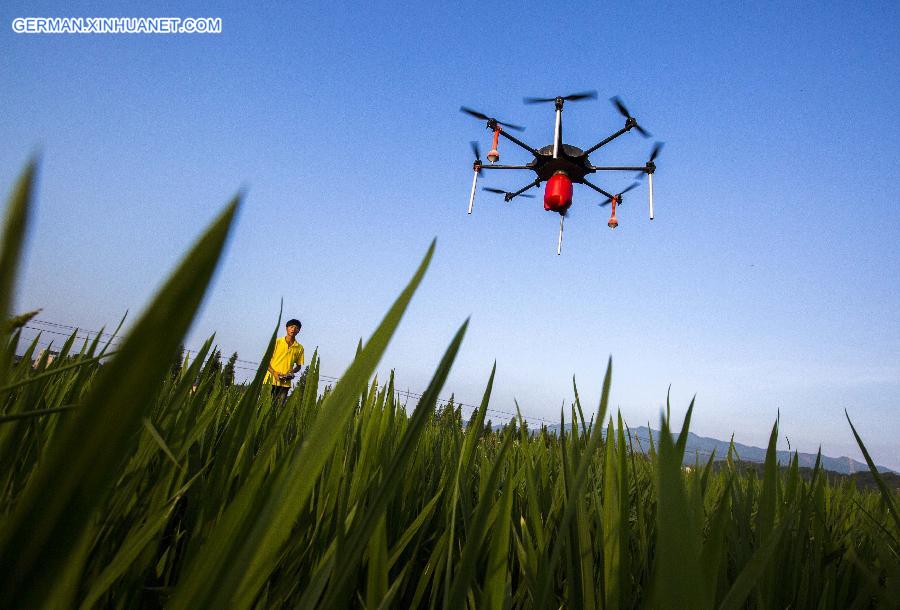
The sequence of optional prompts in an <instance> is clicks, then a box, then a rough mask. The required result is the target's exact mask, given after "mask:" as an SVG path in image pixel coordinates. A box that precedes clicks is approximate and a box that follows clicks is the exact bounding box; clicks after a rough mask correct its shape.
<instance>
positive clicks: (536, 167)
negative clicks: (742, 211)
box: [460, 91, 663, 254]
mask: <svg viewBox="0 0 900 610" xmlns="http://www.w3.org/2000/svg"><path fill="white" fill-rule="evenodd" d="M596 98H597V92H596V91H585V92H583V93H574V94H572V95H565V96H559V97H550V98H525V103H526V104H538V103H544V102H548V103H549V102H552V103H553V104H555V106H556V127H555V130H554V138H553V144H549V145H547V146H544V147H543V148H541V149H534V148H532V147H531V146H529V145H527V144H525V143H524V142H522V141H520V140H518V139H517V138H515V137H513V136H511V135H509V133H507V131H508V130H515V131H524V129H525V128H524V127H519V126H518V125H512V124H510V123H502V122H500V121H498V120H497V119H496V118H493V117H489V116H488V115H486V114H483V113H481V112H477V111H475V110H472V109H471V108H466V107H465V106H462V107H460V110H461V111H462V112H465V113H466V114H469V115H471V116H473V117H475V118H477V119H481V120H484V121H487V128H488V129H490V130H491V131H492V132H493V141H492V142H491V144H492V146H491V150H490V152H489V153H488V160H489V161H490V165H484V164H483V163H482V162H481V152H480V151H479V148H478V143H477V142H472V152H474V153H475V163H474V164H473V166H472V169H473V170H474V172H475V175H474V177H473V178H472V192H471V194H470V195H469V214H471V213H472V206H473V205H474V204H475V189H476V188H477V184H478V176H479V175H480V174H481V170H483V169H530V170H531V171H533V172H534V173H535V174H536V175H537V177H536V178H535V179H534V181H533V182H530V183H528V184H527V185H525V186H524V187H522V188H520V189H519V190H518V191H514V192H508V191H504V190H501V189H497V188H489V187H485V189H484V190H486V191H490V192H492V193H499V194H501V195H503V198H504V200H505V201H507V202H508V201H511V200H512V199H513V198H515V197H534V195H531V194H529V193H526V192H525V191H527V190H529V189H531V188H534V187H536V186H540V184H541V183H542V182H546V183H547V185H546V187H545V189H544V209H545V210H547V211H548V212H556V213H557V214H559V240H558V241H557V244H556V253H557V254H560V252H561V251H562V232H563V219H564V218H565V217H566V215H567V214H568V211H569V208H570V207H571V206H572V185H573V184H583V185H585V186H587V187H588V188H591V189H593V190H595V191H597V192H598V193H600V194H601V195H603V196H604V197H606V200H605V201H603V202H601V203H600V204H599V205H601V206H606V205H610V204H612V214H611V215H610V218H609V221H608V222H607V225H608V226H609V227H610V228H611V229H613V228H615V227H617V226H618V225H619V219H618V218H617V216H616V212H617V209H616V208H617V207H618V206H620V205H622V202H623V199H622V195H624V194H625V193H627V192H628V191H630V190H631V189H633V188H634V187H636V186H637V185H638V183H637V182H634V183H632V184H631V185H630V186H628V187H627V188H625V189H623V190H622V191H619V193H617V194H615V195H614V194H612V193H609V192H607V191H605V190H603V189H602V188H600V187H599V186H596V185H594V184H591V183H590V182H588V181H587V180H586V179H585V176H587V175H588V174H592V173H594V172H599V171H637V172H640V173H639V175H638V179H641V178H643V177H644V176H645V175H646V176H649V187H650V188H649V197H650V220H653V172H654V171H656V164H655V163H654V161H655V160H656V156H657V155H658V154H659V151H660V150H661V149H662V146H663V144H662V142H657V143H656V145H655V146H654V147H653V150H652V151H651V152H650V159H649V160H648V161H647V163H646V164H644V165H642V166H635V167H629V166H615V167H614V166H598V165H593V164H592V163H591V161H590V159H588V155H590V154H591V153H592V152H594V151H595V150H597V149H599V148H600V147H602V146H605V145H606V144H609V143H610V142H612V141H613V140H615V139H616V138H618V137H619V136H621V135H622V134H624V133H626V132H628V131H630V130H632V129H634V130H635V131H637V132H638V133H640V134H641V135H642V136H644V137H645V138H649V137H650V134H649V133H647V132H646V131H645V130H644V129H643V128H642V127H641V126H640V125H638V124H637V121H636V120H635V119H634V117H632V116H631V114H630V113H629V112H628V109H627V108H625V104H623V103H622V100H620V99H619V98H618V97H613V98H610V101H611V102H612V103H613V105H614V106H615V107H616V109H618V111H619V112H620V113H621V114H622V116H624V117H625V126H624V127H622V129H620V130H619V131H617V132H615V133H614V134H612V135H611V136H609V137H607V138H605V139H603V140H601V141H600V142H598V143H597V144H595V145H593V146H591V147H590V148H588V149H587V150H581V149H580V148H576V147H574V146H570V145H569V144H564V143H563V141H562V110H563V105H564V104H565V103H566V102H567V101H577V100H583V99H596ZM500 136H503V137H504V138H506V139H507V140H509V141H510V142H512V143H513V144H515V145H516V146H519V147H520V148H523V149H525V150H527V151H528V152H530V153H531V154H532V155H534V159H532V160H531V161H530V162H529V163H527V164H526V165H497V164H496V163H497V161H499V160H500V151H499V147H498V144H499V141H500Z"/></svg>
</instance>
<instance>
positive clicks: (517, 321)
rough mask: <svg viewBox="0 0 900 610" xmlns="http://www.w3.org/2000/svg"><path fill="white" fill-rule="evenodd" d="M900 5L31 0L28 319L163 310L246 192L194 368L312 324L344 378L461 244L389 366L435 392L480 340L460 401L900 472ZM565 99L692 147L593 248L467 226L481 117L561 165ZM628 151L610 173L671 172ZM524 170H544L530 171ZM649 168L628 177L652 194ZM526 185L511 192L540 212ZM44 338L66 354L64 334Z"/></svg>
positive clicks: (4, 173)
mask: <svg viewBox="0 0 900 610" xmlns="http://www.w3.org/2000/svg"><path fill="white" fill-rule="evenodd" d="M28 16H179V17H192V16H210V17H221V18H222V20H223V29H224V32H223V33H222V34H221V35H206V36H202V35H179V36H152V35H130V36H129V35H93V36H88V35H82V36H77V35H59V36H50V35H17V34H14V33H13V32H12V29H11V27H10V24H11V21H12V19H13V18H14V17H28ZM898 24H900V7H898V5H897V4H896V3H889V2H885V3H878V2H870V3H865V4H862V5H861V4H858V3H838V2H831V3H822V4H819V5H810V4H802V5H801V4H800V3H780V5H776V4H765V5H764V4H762V3H760V4H758V5H751V6H742V7H740V8H737V5H733V4H729V3H722V4H719V5H713V4H710V3H693V2H677V3H670V4H665V3H659V2H652V3H515V4H510V5H501V4H499V3H452V4H451V3H447V4H446V5H437V4H435V3H410V4H406V5H404V4H399V3H393V4H390V5H389V4H387V3H379V4H350V3H346V4H344V3H333V2H330V3H306V4H303V5H300V6H297V7H294V8H292V9H286V8H280V7H278V8H276V7H272V6H254V7H252V8H235V7H230V6H225V5H216V4H215V3H203V4H200V3H177V4H175V3H172V4H167V3H153V2H150V3H143V4H142V5H141V6H140V8H133V6H132V5H130V4H124V3H123V4H121V5H116V4H115V3H85V4H82V5H73V4H72V3H65V4H64V3H58V4H56V3H41V2H28V3H24V2H6V3H4V4H3V5H2V7H0V26H2V27H0V49H2V53H0V108H2V109H3V110H2V113H3V120H2V121H0V137H2V140H3V141H4V142H5V145H4V146H3V147H2V148H0V184H2V185H4V186H3V188H4V190H5V191H6V192H8V191H9V189H10V187H11V184H12V182H13V180H14V179H15V176H16V175H17V174H18V172H19V171H20V170H21V168H22V166H23V165H24V163H25V161H26V159H27V158H28V157H29V156H30V155H31V154H32V153H33V152H34V151H36V150H39V151H41V157H42V163H41V175H40V182H39V191H38V192H39V194H38V200H37V201H38V207H37V210H36V214H35V217H34V220H35V222H34V226H33V228H32V231H31V234H30V239H29V242H28V254H27V259H26V267H25V272H24V277H23V282H22V285H21V286H20V291H19V296H18V301H17V304H18V308H19V310H27V309H33V308H36V307H43V308H44V311H43V313H42V314H41V318H42V319H44V320H48V321H53V322H57V323H62V324H67V325H73V326H80V327H82V328H87V329H98V328H100V327H101V326H104V325H105V326H107V327H109V326H114V325H115V323H116V322H117V321H118V319H119V317H120V316H121V315H122V314H123V313H124V312H125V310H130V311H131V312H133V314H136V313H137V312H139V311H140V310H141V309H142V307H143V306H144V305H145V304H146V303H147V302H148V300H149V298H150V297H151V296H152V294H153V292H154V290H155V289H156V288H157V287H158V286H159V284H160V283H161V282H162V281H163V279H164V278H165V276H166V275H167V273H168V272H169V271H170V270H171V269H172V267H173V266H174V265H175V264H176V262H177V261H178V259H179V257H180V256H181V254H182V253H183V252H184V251H185V249H186V248H187V247H188V246H189V244H190V243H191V242H192V241H193V239H194V238H195V237H196V236H197V235H198V234H199V233H200V232H201V231H202V229H203V228H204V227H205V225H206V224H207V223H208V222H209V221H210V220H211V219H212V218H213V217H214V216H215V215H216V213H217V212H218V210H220V209H221V207H222V206H223V205H224V204H225V203H226V201H227V200H228V199H229V198H230V197H231V196H232V195H233V194H234V193H235V192H237V191H238V190H239V189H240V188H245V189H246V193H247V197H246V200H245V202H244V205H243V207H242V209H241V211H240V216H239V219H238V222H237V225H236V228H235V232H234V235H233V238H232V240H231V242H230V244H229V246H228V250H227V252H226V255H225V257H224V258H223V260H222V264H221V267H220V271H219V273H218V275H217V278H216V280H215V283H214V285H213V286H212V289H211V290H210V292H209V294H208V298H207V300H206V302H205V305H204V308H203V310H202V312H201V315H200V316H199V317H198V319H197V321H196V323H195V325H194V328H193V329H192V331H191V335H190V336H189V337H188V338H187V340H186V343H187V345H188V346H189V347H197V346H199V345H200V344H201V343H202V340H203V338H205V337H206V336H208V335H209V334H211V333H212V332H216V333H217V342H218V344H219V345H220V347H221V349H222V351H223V352H225V353H226V354H229V353H231V352H232V351H235V350H236V351H238V352H239V354H240V356H241V358H242V359H246V360H256V359H258V358H259V356H260V354H261V352H262V351H263V349H264V348H265V341H266V339H267V337H268V335H269V333H270V332H271V329H272V327H273V325H274V323H275V320H276V317H277V314H278V307H279V302H280V301H281V299H282V298H283V299H284V303H285V314H286V315H287V316H296V317H298V318H300V319H301V320H303V322H304V328H303V332H302V333H301V341H302V342H303V343H304V344H305V345H306V346H307V349H308V350H309V351H310V352H311V351H312V349H313V348H315V347H316V346H318V347H319V351H320V354H321V355H322V358H323V365H322V369H323V372H325V373H326V374H329V375H332V376H337V375H340V374H341V372H342V371H343V370H344V368H345V367H346V366H347V364H348V363H349V361H350V359H351V358H352V356H353V353H354V351H355V347H356V342H357V340H358V339H359V338H360V337H365V336H368V334H369V333H370V332H371V331H372V329H374V327H375V325H376V324H377V322H378V321H379V320H380V318H381V316H382V315H383V313H384V312H385V311H386V309H387V307H388V306H389V304H390V303H391V301H392V300H393V298H394V297H395V296H396V294H397V293H398V292H399V290H400V288H401V287H402V286H403V285H404V283H405V282H406V281H407V279H408V278H409V276H410V274H411V273H412V271H413V270H414V268H415V267H416V265H417V264H418V262H419V260H420V258H421V256H422V255H423V254H424V252H425V250H426V249H427V246H428V244H429V243H430V241H431V240H432V238H434V237H437V240H438V250H437V254H436V257H435V260H434V262H433V264H432V266H431V269H430V271H429V274H428V275H427V277H426V279H425V282H424V284H423V286H422V287H421V289H420V291H419V293H418V294H417V295H416V298H415V299H414V301H413V303H412V305H411V308H410V310H409V312H408V314H407V316H406V318H405V319H404V322H403V324H402V325H401V328H400V330H399V332H398V334H397V336H396V337H395V339H394V341H393V343H392V345H391V348H390V349H389V352H388V353H387V355H386V356H385V358H384V360H383V361H382V368H381V371H382V376H384V374H385V373H386V372H387V371H388V370H390V369H391V368H394V369H396V375H397V379H398V384H399V385H400V386H402V387H409V388H410V389H412V390H413V391H421V389H423V388H424V387H425V385H426V384H427V381H428V379H429V377H430V375H431V373H432V372H433V369H434V367H435V366H436V364H437V362H438V360H439V358H440V356H441V354H442V352H443V349H444V348H445V347H446V345H447V343H448V342H449V340H450V338H451V337H452V335H453V332H454V331H455V330H456V328H457V326H458V325H459V324H461V323H462V322H463V321H464V320H465V319H466V317H468V316H471V325H470V329H469V333H468V335H467V337H466V340H465V343H464V345H463V349H462V352H461V353H460V356H459V359H458V361H457V363H456V365H455V367H454V372H453V374H452V376H451V378H450V380H449V383H448V390H447V393H448V394H449V392H451V391H452V392H455V393H456V396H457V397H458V398H459V399H460V400H462V401H463V402H466V403H477V401H478V400H479V398H480V395H481V392H482V390H483V387H484V384H485V381H486V379H487V376H488V374H489V372H490V367H491V364H492V362H493V361H494V360H495V359H496V361H497V366H498V372H497V383H496V385H495V393H494V398H493V401H492V406H493V407H494V408H496V409H499V410H511V409H513V408H514V405H513V400H514V399H516V400H518V402H519V405H520V407H521V408H522V410H523V412H525V413H526V414H529V415H532V416H536V417H543V418H548V419H556V418H558V413H559V408H560V406H561V404H562V403H563V401H566V402H567V403H568V401H569V400H571V398H572V390H571V379H572V376H573V374H574V375H575V376H576V378H577V380H578V383H579V389H580V393H581V396H582V398H583V399H585V400H586V401H587V402H589V403H590V404H594V403H595V401H596V398H597V396H598V395H599V389H600V382H601V380H602V375H603V372H604V370H605V364H606V360H607V358H608V357H609V356H610V355H612V357H613V362H614V376H613V391H612V399H613V404H614V405H615V406H617V407H619V408H621V410H622V412H623V415H624V417H625V418H626V420H627V421H628V422H629V423H630V424H632V425H634V426H637V425H641V424H646V423H647V422H650V423H651V425H652V426H653V427H656V426H657V424H658V419H659V410H660V407H661V405H663V404H664V402H665V396H666V389H667V387H668V386H669V384H671V385H672V398H673V411H674V413H675V414H676V415H677V416H678V417H680V416H681V415H682V414H683V413H684V411H685V409H686V407H687V405H688V403H689V402H690V399H691V397H692V396H693V395H694V394H696V395H697V407H696V410H695V416H694V423H693V427H692V428H693V430H694V431H695V432H697V433H698V434H701V435H706V436H716V437H719V438H727V437H728V436H730V434H731V433H732V432H734V434H735V439H736V440H738V441H740V442H744V443H748V444H756V445H762V444H764V443H765V441H766V439H767V435H768V432H769V430H770V428H771V425H772V423H773V422H774V420H775V417H776V414H777V412H778V410H779V409H780V412H781V423H782V438H781V442H780V447H782V448H787V444H786V441H785V438H784V437H785V436H787V437H789V438H790V439H791V444H792V446H793V447H795V448H799V449H800V450H801V451H811V452H814V451H815V450H816V449H817V447H818V446H819V444H821V445H822V447H823V451H824V452H825V453H826V454H828V455H834V456H839V455H850V456H853V457H857V458H859V451H858V450H857V449H856V447H855V443H854V442H853V438H852V434H851V433H850V430H849V426H847V423H846V420H845V419H844V416H843V410H844V409H845V408H846V409H847V410H848V411H849V412H850V414H851V416H852V417H853V419H854V422H855V423H856V424H857V427H858V429H859V430H860V432H861V434H862V435H863V438H864V439H865V440H866V441H867V443H868V446H869V448H870V450H871V452H872V453H873V454H874V456H875V458H876V461H878V462H879V463H883V464H885V465H889V466H892V467H894V468H898V469H900V448H898V444H897V442H896V438H897V437H898V432H900V417H898V415H897V404H898V399H900V279H898V277H900V273H898V269H900V246H898V243H900V240H898V236H900V211H898V206H897V204H898V199H900V197H898V195H900V188H898V185H897V177H898V176H897V171H896V169H895V167H894V165H895V162H894V160H895V159H896V158H897V156H898V153H900V144H898V142H900V129H898V120H897V117H898V116H900V112H898V102H897V99H898V96H900V78H898V77H900V69H898V66H900V38H898V37H897V35H896V33H897V26H898ZM585 89H597V90H598V92H599V100H598V101H592V102H581V103H577V104H568V105H567V106H566V108H565V114H564V127H565V135H566V140H567V142H569V143H571V144H574V145H576V146H580V147H582V148H584V147H587V146H590V145H591V144H593V143H595V142H597V141H599V140H600V139H601V138H603V137H605V136H606V135H608V134H610V133H612V132H613V131H615V130H616V129H618V128H619V127H621V125H622V118H621V117H620V116H619V115H618V114H617V113H616V112H615V110H614V109H613V108H612V106H611V105H610V104H609V103H608V102H607V98H609V97H610V96H612V95H620V96H621V97H622V98H623V99H624V100H625V101H626V103H627V104H628V106H629V108H630V110H631V111H632V113H633V114H634V115H635V116H636V117H637V118H638V120H639V121H640V123H641V124H642V125H643V126H644V127H646V128H647V129H648V130H649V131H651V132H653V134H654V137H655V139H658V140H662V141H665V142H666V148H665V149H664V150H663V152H662V155H661V156H660V159H659V160H658V169H657V173H656V174H655V177H654V178H655V180H654V187H655V203H656V220H654V221H653V222H652V223H651V222H649V220H648V219H647V209H646V188H645V187H642V188H641V189H637V190H636V191H634V192H633V193H631V194H630V195H631V196H630V197H629V198H627V199H626V203H625V205H624V206H623V207H622V208H621V211H620V214H619V221H620V226H619V228H618V229H616V230H615V231H611V230H610V229H608V228H607V227H606V219H607V213H605V212H604V210H602V209H599V208H597V207H596V204H597V203H598V202H599V200H600V198H599V196H597V195H594V194H593V193H592V192H591V191H589V190H587V189H585V188H584V187H576V190H575V198H574V205H573V209H572V218H571V220H570V221H568V222H567V224H566V233H565V242H564V246H563V255H562V256H561V257H557V256H556V254H555V247H556V231H557V217H556V216H555V215H552V214H549V213H545V212H544V211H543V209H542V207H541V204H540V200H539V199H534V200H522V201H515V202H513V203H510V204H508V205H507V204H503V203H502V202H500V201H498V200H497V199H495V198H493V196H491V195H490V194H488V193H480V194H479V196H478V198H477V199H476V204H475V213H474V214H473V215H472V216H471V217H469V216H466V213H465V210H466V206H467V203H468V193H469V187H470V184H471V158H470V152H469V148H468V142H469V141H470V140H473V139H478V140H479V141H480V142H481V144H482V149H483V150H485V151H486V150H487V149H488V148H489V136H490V133H489V132H488V131H487V130H485V129H484V126H483V124H482V123H479V122H478V121H475V120H473V119H471V118H468V117H467V116H465V115H463V114H461V113H459V112H458V108H459V106H460V105H468V106H472V107H475V108H477V109H479V110H483V111H485V112H488V113H492V114H495V115H496V116H499V117H501V118H505V119H507V120H509V121H512V122H515V123H519V124H524V125H526V126H527V127H528V129H527V131H526V132H525V133H524V134H523V135H522V137H523V139H524V140H525V141H526V142H528V143H530V144H532V145H534V146H543V145H545V144H547V143H549V142H550V141H551V139H552V130H553V114H552V107H549V106H525V105H523V104H522V103H521V100H522V97H523V96H542V97H543V96H547V97H549V96H553V95H557V94H566V93H571V92H575V91H582V90H585ZM652 142H653V140H644V139H642V138H640V137H639V136H638V135H637V134H634V133H630V134H627V135H626V136H623V137H622V138H620V139H619V140H617V141H616V142H614V143H613V144H610V145H609V146H607V147H605V148H603V149H601V151H598V153H600V152H602V153H603V154H602V155H601V154H598V153H595V154H594V155H592V160H593V161H594V162H595V163H597V164H600V163H608V164H629V165H630V164H641V163H642V162H643V161H644V160H645V159H646V156H647V154H648V153H649V150H650V148H651V147H652ZM501 154H502V160H503V162H510V163H517V162H522V163H524V162H526V161H527V160H528V156H527V153H525V152H524V151H520V150H516V149H515V148H514V147H512V146H509V145H508V143H507V145H501ZM631 179H632V175H631V174H624V175H612V174H611V175H609V176H605V177H604V178H603V179H597V182H598V183H599V184H600V185H601V186H603V187H604V188H607V189H608V190H619V189H621V188H624V187H625V186H627V185H628V184H629V183H630V182H631ZM527 180H528V174H526V173H524V172H523V173H522V174H520V175H518V176H512V175H511V172H510V173H507V174H504V175H499V174H488V175H487V176H486V177H485V179H483V180H482V181H481V185H484V186H488V185H490V186H496V187H501V188H513V187H515V186H517V185H519V184H524V183H525V182H527ZM47 338H48V339H49V338H54V337H53V336H52V335H48V336H47Z"/></svg>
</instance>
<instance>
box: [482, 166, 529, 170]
mask: <svg viewBox="0 0 900 610" xmlns="http://www.w3.org/2000/svg"><path fill="white" fill-rule="evenodd" d="M481 169H534V168H533V167H530V166H528V165H482V166H481Z"/></svg>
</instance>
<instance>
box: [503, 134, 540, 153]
mask: <svg viewBox="0 0 900 610" xmlns="http://www.w3.org/2000/svg"><path fill="white" fill-rule="evenodd" d="M500 135H501V136H503V137H504V138H506V139H507V140H509V141H510V142H512V143H513V144H515V145H517V146H521V147H522V148H524V149H525V150H527V151H528V152H530V153H531V154H533V155H534V156H535V157H537V156H538V154H539V153H538V151H536V150H535V149H533V148H532V147H530V146H529V145H528V144H526V143H525V142H522V141H521V140H519V139H518V138H517V137H515V136H511V135H509V134H508V133H506V131H502V130H501V131H500Z"/></svg>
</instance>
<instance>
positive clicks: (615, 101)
mask: <svg viewBox="0 0 900 610" xmlns="http://www.w3.org/2000/svg"><path fill="white" fill-rule="evenodd" d="M609 101H611V102H612V103H613V106H615V107H616V108H617V109H618V111H619V112H620V113H621V114H622V116H623V117H625V118H626V119H627V120H628V121H631V122H633V123H634V128H635V129H637V131H638V133H639V134H641V135H642V136H644V137H645V138H649V137H650V134H649V133H647V130H645V129H644V128H643V127H641V126H640V125H638V124H637V121H635V119H634V117H633V116H631V113H630V112H628V108H626V107H625V104H624V103H622V99H621V98H620V97H619V96H618V95H616V96H614V97H611V98H609Z"/></svg>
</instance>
